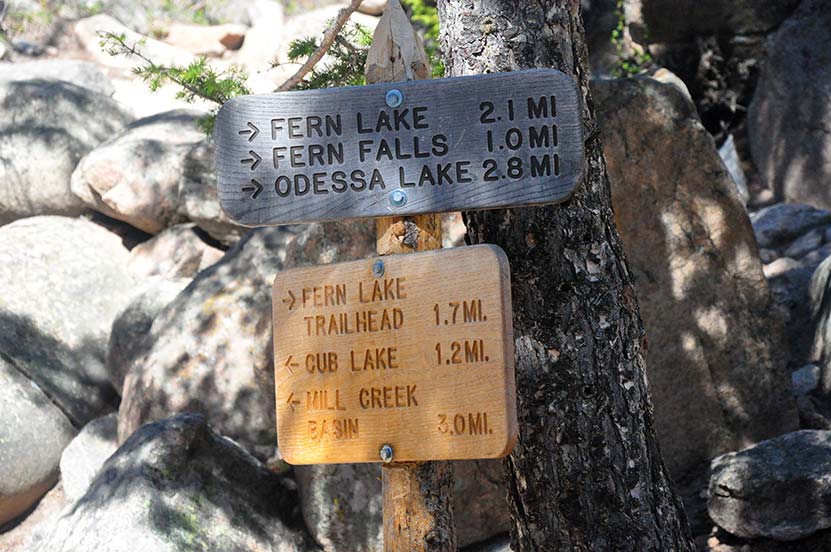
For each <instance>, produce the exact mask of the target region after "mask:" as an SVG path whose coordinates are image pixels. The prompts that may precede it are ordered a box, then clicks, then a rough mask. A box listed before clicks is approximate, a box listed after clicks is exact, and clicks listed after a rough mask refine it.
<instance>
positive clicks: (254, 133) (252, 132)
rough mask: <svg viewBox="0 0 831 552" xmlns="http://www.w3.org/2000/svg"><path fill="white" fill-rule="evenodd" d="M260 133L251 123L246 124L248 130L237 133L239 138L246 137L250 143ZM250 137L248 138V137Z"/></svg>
mask: <svg viewBox="0 0 831 552" xmlns="http://www.w3.org/2000/svg"><path fill="white" fill-rule="evenodd" d="M259 133H260V129H258V128H257V127H255V126H254V124H253V123H248V128H244V129H242V130H241V131H239V133H238V134H239V135H240V136H248V141H249V142H252V141H253V140H254V138H256V137H257V135H258V134H259ZM249 135H250V136H249Z"/></svg>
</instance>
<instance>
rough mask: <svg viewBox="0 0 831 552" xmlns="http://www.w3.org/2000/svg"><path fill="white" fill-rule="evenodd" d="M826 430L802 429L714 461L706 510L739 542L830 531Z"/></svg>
mask: <svg viewBox="0 0 831 552" xmlns="http://www.w3.org/2000/svg"><path fill="white" fill-rule="evenodd" d="M829 467H831V431H814V430H802V431H796V432H793V433H788V434H785V435H782V436H780V437H776V438H774V439H770V440H767V441H762V442H761V443H758V444H756V445H754V446H752V447H750V448H746V449H744V450H742V451H739V452H733V453H729V454H725V455H723V456H719V457H718V458H716V459H715V460H713V462H712V465H711V470H712V475H711V477H710V485H709V489H710V498H709V500H708V502H707V509H708V511H709V513H710V517H711V518H712V519H713V521H715V522H716V523H717V524H718V525H719V526H720V527H722V528H724V529H725V530H727V531H729V532H730V533H732V534H734V535H737V536H740V537H743V538H769V539H775V540H784V541H790V540H796V539H800V538H804V537H807V536H809V535H811V534H813V533H815V532H817V531H820V530H822V529H827V528H829V527H831V478H829V476H828V475H829Z"/></svg>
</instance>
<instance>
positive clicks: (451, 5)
mask: <svg viewBox="0 0 831 552" xmlns="http://www.w3.org/2000/svg"><path fill="white" fill-rule="evenodd" d="M438 6H439V17H440V20H441V23H442V45H443V50H444V55H445V63H446V66H447V70H448V74H449V75H450V76H460V75H469V74H478V73H486V72H501V71H511V70H516V69H526V68H532V67H554V68H556V69H559V70H561V71H563V72H565V73H567V74H570V75H573V76H574V77H575V79H576V80H577V82H578V83H579V86H580V89H581V96H582V98H583V101H584V105H583V110H584V111H583V120H584V127H585V128H584V136H585V141H586V143H585V145H586V157H587V172H586V178H585V181H584V183H583V184H582V185H580V186H578V189H577V190H576V192H575V195H574V197H573V198H572V199H571V200H569V201H568V202H567V203H564V204H562V205H560V206H547V207H539V208H525V209H515V210H500V211H487V212H477V213H466V214H465V220H466V223H467V225H468V233H469V234H468V238H469V240H470V241H472V242H487V243H495V244H497V245H500V246H501V247H502V248H503V249H505V251H506V252H507V254H508V257H509V259H510V261H511V272H512V280H513V281H512V292H513V302H514V333H515V336H516V370H517V391H518V407H519V421H520V438H519V443H518V445H517V447H516V449H515V450H514V452H513V454H512V455H511V456H510V457H509V458H508V459H507V461H506V473H507V478H508V485H509V502H510V507H511V514H512V518H513V527H512V529H513V531H512V533H513V535H512V536H513V541H514V548H515V550H519V551H528V550H546V551H549V550H569V551H571V550H637V551H646V550H661V551H665V550H692V543H691V539H690V535H689V527H688V524H687V520H686V516H685V514H684V511H683V507H682V505H681V503H680V501H679V500H678V499H677V497H676V496H675V495H674V494H673V492H672V490H671V488H670V483H669V478H668V475H667V471H666V468H665V466H664V463H663V460H662V458H661V454H660V452H659V451H658V448H657V444H656V441H655V432H654V427H653V426H654V420H653V413H652V406H651V404H650V400H649V394H648V389H647V382H646V377H645V370H644V368H645V366H644V349H645V346H646V343H645V339H644V332H643V326H642V324H641V321H640V317H639V313H638V305H637V300H636V298H635V291H634V288H633V287H632V278H631V275H630V274H629V271H628V268H627V265H626V260H625V257H624V253H623V250H622V248H621V243H620V238H619V237H618V234H617V230H616V229H615V226H614V217H613V214H612V208H611V201H610V195H609V183H608V178H607V176H606V166H605V162H604V160H603V152H602V149H601V146H600V141H599V137H598V132H597V127H596V123H595V118H594V113H593V107H592V101H591V96H590V93H589V87H588V77H589V74H588V67H587V61H586V59H587V56H586V47H585V37H584V31H583V27H582V23H581V21H580V11H579V10H580V2H579V0H539V1H535V2H512V1H508V0H485V1H480V0H446V1H444V2H439V4H438Z"/></svg>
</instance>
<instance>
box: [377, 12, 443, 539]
mask: <svg viewBox="0 0 831 552" xmlns="http://www.w3.org/2000/svg"><path fill="white" fill-rule="evenodd" d="M365 72H366V79H367V83H368V84H372V83H378V82H395V81H400V80H412V79H425V78H429V76H430V64H429V62H428V60H427V54H426V53H425V52H424V47H423V45H422V43H421V39H420V38H419V37H418V35H417V34H416V33H415V30H414V29H413V28H412V25H411V24H410V21H409V19H408V18H407V15H406V13H405V12H404V9H403V8H402V7H401V4H400V2H399V0H389V2H387V7H386V9H385V11H384V15H383V16H382V17H381V20H380V21H379V23H378V27H377V28H376V30H375V34H374V36H373V40H372V47H371V48H370V50H369V52H368V54H367V62H366V71H365ZM405 102H406V99H405ZM441 243H442V239H441V217H440V216H439V215H435V214H430V215H418V216H412V217H386V218H381V219H378V220H377V221H376V250H377V252H378V254H379V255H391V254H402V253H414V252H416V251H427V250H430V249H440V248H441ZM452 470H453V468H452V465H451V464H450V462H407V463H403V462H402V463H396V462H395V451H393V461H392V463H389V464H384V465H383V467H382V469H381V473H382V486H383V507H384V550H385V551H386V552H455V550H456V532H455V528H454V526H453V471H452Z"/></svg>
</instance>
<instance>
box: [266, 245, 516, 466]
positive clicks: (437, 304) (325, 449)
mask: <svg viewBox="0 0 831 552" xmlns="http://www.w3.org/2000/svg"><path fill="white" fill-rule="evenodd" d="M376 260H381V261H382V262H383V263H384V265H385V267H384V274H383V276H381V277H376V276H374V275H373V272H372V267H373V264H374V263H375V262H376ZM437 312H438V314H437ZM273 313H274V332H275V333H274V358H275V371H276V373H275V380H276V382H277V388H276V405H277V426H278V435H279V448H280V453H281V454H282V456H283V458H284V459H285V460H286V461H287V462H289V463H290V464H322V463H339V462H377V461H379V450H380V448H381V446H382V445H384V444H389V445H391V446H392V447H393V449H394V451H395V456H394V458H395V460H396V461H425V460H435V459H468V458H497V457H502V456H505V455H506V454H508V453H509V452H510V450H511V449H512V447H513V444H514V442H515V441H516V438H517V424H516V402H515V400H516V399H515V384H514V371H513V337H512V331H511V299H510V284H509V268H508V265H507V263H506V261H505V256H504V254H503V253H502V251H501V250H500V249H499V248H497V247H493V246H488V245H482V246H476V247H465V248H459V249H453V250H444V251H429V252H424V253H414V254H411V255H400V256H399V255H394V256H389V257H383V258H379V259H366V260H361V261H354V262H348V263H339V264H334V265H324V266H317V267H307V268H300V269H295V270H289V271H285V272H282V273H280V274H279V275H278V276H277V277H276V279H275V282H274V293H273ZM348 332H352V333H348Z"/></svg>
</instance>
